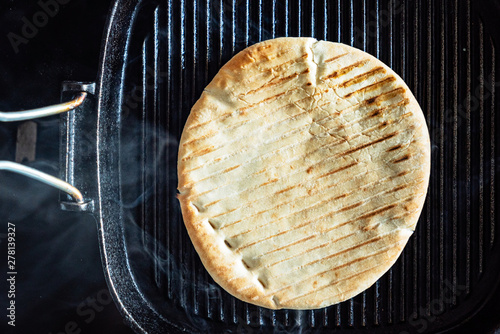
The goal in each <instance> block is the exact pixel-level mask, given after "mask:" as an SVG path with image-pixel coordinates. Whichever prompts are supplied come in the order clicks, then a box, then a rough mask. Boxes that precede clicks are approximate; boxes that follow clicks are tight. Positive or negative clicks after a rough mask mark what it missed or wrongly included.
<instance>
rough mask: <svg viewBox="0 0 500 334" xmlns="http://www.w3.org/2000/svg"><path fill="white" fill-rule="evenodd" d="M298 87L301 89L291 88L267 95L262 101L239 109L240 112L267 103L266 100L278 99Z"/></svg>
mask: <svg viewBox="0 0 500 334" xmlns="http://www.w3.org/2000/svg"><path fill="white" fill-rule="evenodd" d="M297 89H299V88H292V89H290V90H288V91H286V92H281V93H278V94H274V95H272V96H269V97H266V98H265V99H264V100H262V101H259V102H256V103H252V104H250V105H248V106H246V107H242V108H240V109H238V111H240V112H242V111H246V110H248V109H251V108H253V107H256V106H258V105H260V104H262V103H266V102H269V101H271V100H276V99H277V98H278V97H280V96H283V95H285V94H289V93H290V92H293V91H295V90H297Z"/></svg>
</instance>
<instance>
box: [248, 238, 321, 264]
mask: <svg viewBox="0 0 500 334" xmlns="http://www.w3.org/2000/svg"><path fill="white" fill-rule="evenodd" d="M315 237H316V236H314V235H310V236H308V237H305V238H302V239H300V240H297V241H295V242H292V243H291V244H288V245H286V246H282V247H279V248H275V249H272V250H270V251H268V252H266V253H264V254H261V255H258V256H256V257H255V258H256V259H259V258H261V257H263V256H266V255H269V254H272V253H275V252H278V251H280V250H283V249H287V248H288V247H292V246H295V245H298V244H300V243H302V242H305V241H307V240H311V239H312V238H315Z"/></svg>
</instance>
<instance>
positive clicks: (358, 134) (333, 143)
mask: <svg viewBox="0 0 500 334" xmlns="http://www.w3.org/2000/svg"><path fill="white" fill-rule="evenodd" d="M397 106H399V105H398V104H396V105H395V107H397ZM388 107H391V106H387V107H386V108H388ZM391 109H392V108H391ZM364 119H366V117H362V118H360V119H357V120H354V121H353V122H359V121H361V120H364ZM320 121H321V120H319V121H316V123H318V122H320ZM341 126H342V125H340V126H338V127H337V128H335V129H332V130H328V131H324V132H322V134H324V133H330V132H334V131H337V130H339V129H340V128H341ZM304 127H307V125H305V126H304ZM377 128H379V126H374V127H372V128H368V129H365V130H364V131H362V132H360V133H356V134H354V135H353V136H352V137H351V138H350V139H354V138H357V137H359V136H361V135H364V134H367V133H369V132H371V131H373V130H375V129H377ZM300 129H301V128H299V129H298V130H300ZM295 130H296V129H292V130H291V131H295ZM291 131H290V132H291ZM290 132H289V133H288V134H289V135H291V134H292V133H290ZM284 135H285V134H282V135H281V136H280V137H278V138H277V139H276V140H274V141H271V142H269V143H267V144H272V143H274V142H277V141H280V140H281V139H282V138H283V136H284ZM309 140H310V139H309V138H306V139H304V140H303V141H301V142H299V143H297V144H300V143H303V142H306V141H309ZM344 141H345V140H343V139H340V140H336V141H332V142H328V143H326V144H324V145H322V146H320V147H319V148H317V149H315V150H313V151H310V152H308V153H307V154H306V156H309V155H311V154H314V153H316V152H317V151H319V150H320V149H322V148H324V147H326V146H329V145H332V146H336V145H338V144H341V143H343V142H344ZM293 145H294V144H290V145H288V147H287V146H282V147H280V148H277V149H276V150H274V151H272V152H269V153H267V154H265V155H271V154H274V153H276V152H278V151H280V150H282V149H288V148H291V147H293ZM240 152H241V151H240ZM236 154H237V153H236ZM265 155H262V156H259V157H255V158H253V159H251V160H250V161H247V162H245V163H244V164H247V165H248V164H250V163H252V162H254V161H258V160H261V159H262V158H263V157H264V156H265ZM299 159H300V157H299V158H296V159H292V160H289V161H287V162H285V163H282V164H278V165H275V166H273V167H279V166H282V165H284V164H286V163H290V162H293V161H296V160H299ZM329 159H331V158H329ZM326 160H328V159H326ZM326 160H325V161H326ZM202 166H203V165H200V166H199V167H197V168H194V169H191V170H189V171H188V172H190V171H193V170H196V169H198V168H201V167H202ZM261 172H262V171H258V172H254V173H253V174H251V175H249V176H252V175H255V174H259V173H261ZM220 174H222V172H216V173H215V174H212V175H209V176H207V177H205V178H204V179H200V180H196V181H192V182H190V183H188V184H186V186H190V185H191V184H193V183H195V182H201V181H204V180H207V179H210V178H212V177H214V176H217V175H220ZM229 184H231V183H226V184H224V185H222V186H226V185H229ZM215 189H217V188H214V189H213V190H215ZM205 193H206V192H204V193H201V194H199V196H201V195H203V194H205Z"/></svg>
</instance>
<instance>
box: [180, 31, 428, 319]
mask: <svg viewBox="0 0 500 334" xmlns="http://www.w3.org/2000/svg"><path fill="white" fill-rule="evenodd" d="M429 173H430V144H429V134H428V130H427V126H426V123H425V119H424V116H423V114H422V111H421V109H420V107H419V105H418V103H417V101H416V100H415V98H414V96H413V95H412V93H411V92H410V90H409V89H408V87H407V86H406V84H405V83H404V82H403V81H402V79H401V78H400V77H399V76H398V75H397V74H396V73H394V72H393V71H392V70H391V69H390V68H389V67H387V66H386V65H384V64H383V63H382V62H380V61H379V60H377V59H376V58H374V57H372V56H370V55H369V54H367V53H365V52H363V51H360V50H358V49H355V48H352V47H349V46H346V45H343V44H338V43H331V42H325V41H317V40H315V39H313V38H279V39H274V40H269V41H265V42H262V43H258V44H255V45H253V46H250V47H248V48H247V49H245V50H243V51H242V52H240V53H238V54H237V55H236V56H234V58H233V59H231V60H230V61H229V62H228V63H227V64H226V65H225V66H224V67H222V68H221V70H220V71H219V73H218V74H217V75H216V76H215V78H214V79H213V81H212V82H211V83H210V84H209V85H208V86H207V87H206V89H205V91H204V92H203V94H202V95H201V97H200V99H199V100H198V102H197V103H196V104H195V105H194V107H193V109H192V111H191V113H190V115H189V118H188V120H187V122H186V125H185V128H184V132H183V134H182V138H181V142H180V149H179V161H178V174H179V192H180V194H179V196H178V197H179V200H180V203H181V207H182V214H183V217H184V222H185V225H186V228H187V230H188V232H189V236H190V238H191V240H192V242H193V244H194V247H195V248H196V251H197V252H198V254H199V256H200V258H201V260H202V262H203V264H204V265H205V267H206V269H207V270H208V272H209V273H210V275H211V276H212V277H213V279H214V280H215V281H216V282H217V283H218V284H220V285H221V286H222V287H223V288H224V289H225V290H227V291H228V292H229V293H231V294H232V295H234V296H236V297H237V298H239V299H241V300H244V301H246V302H248V303H252V304H256V305H259V306H263V307H267V308H271V309H279V308H288V309H313V308H319V307H325V306H328V305H331V304H335V303H338V302H341V301H344V300H346V299H349V298H351V297H353V296H355V295H357V294H358V293H360V292H362V291H363V290H365V289H367V288H368V287H370V286H371V285H372V284H373V283H374V282H375V281H376V280H377V279H378V278H379V277H380V276H382V275H383V274H384V273H385V272H386V271H387V270H388V269H389V268H390V267H391V266H392V265H393V264H394V262H395V261H396V259H397V258H398V256H399V255H400V253H401V251H402V249H403V247H404V246H405V244H406V243H407V241H408V239H409V237H410V236H411V235H412V233H413V231H414V230H415V225H416V224H417V220H418V217H419V215H420V212H421V210H422V206H423V204H424V199H425V195H426V190H427V186H428V181H429Z"/></svg>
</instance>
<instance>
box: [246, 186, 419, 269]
mask: <svg viewBox="0 0 500 334" xmlns="http://www.w3.org/2000/svg"><path fill="white" fill-rule="evenodd" d="M411 199H413V197H412V196H410V197H407V198H405V199H403V200H400V201H398V202H396V203H395V204H394V205H392V204H391V205H388V206H386V207H384V208H382V209H378V210H373V211H370V212H368V213H366V214H364V215H361V216H358V217H355V218H353V219H350V220H348V221H346V222H343V223H340V224H339V225H336V226H334V227H332V228H330V229H327V230H325V231H323V233H324V234H326V233H329V232H332V231H334V230H336V229H338V228H340V227H342V226H345V225H348V224H351V223H353V222H355V221H358V220H364V219H367V218H372V217H374V216H376V215H378V214H380V213H383V212H385V211H388V210H390V209H393V208H395V207H396V206H398V205H399V204H402V203H405V202H407V201H408V200H411ZM323 218H325V217H324V216H323V217H320V218H318V219H316V220H320V219H323ZM312 221H314V220H310V221H307V222H305V223H302V224H300V225H297V226H294V227H293V228H291V229H289V230H285V231H281V232H280V233H278V234H276V235H274V236H270V237H267V238H265V239H261V240H257V241H254V242H252V243H251V244H248V245H244V246H240V247H238V248H237V249H236V251H241V250H242V249H245V248H248V247H251V246H255V245H257V244H259V243H261V242H263V241H266V240H269V239H272V238H275V237H277V236H280V235H283V234H286V233H288V232H291V231H294V230H297V229H299V228H302V227H305V226H308V225H309V224H310V223H311V222H312ZM284 274H286V273H284ZM280 276H281V275H280Z"/></svg>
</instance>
